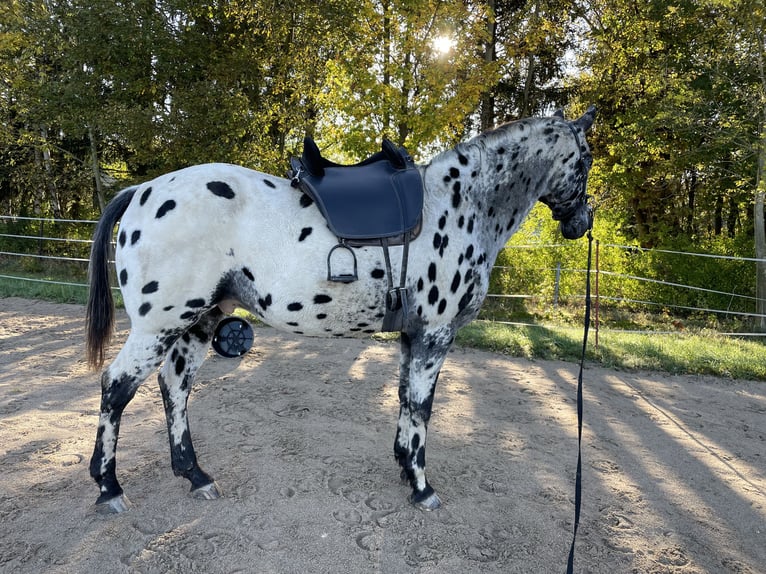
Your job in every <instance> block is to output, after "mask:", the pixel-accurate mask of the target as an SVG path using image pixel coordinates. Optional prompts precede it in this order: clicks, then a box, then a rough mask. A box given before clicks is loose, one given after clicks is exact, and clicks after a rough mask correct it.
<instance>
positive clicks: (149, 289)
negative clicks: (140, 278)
mask: <svg viewBox="0 0 766 574" xmlns="http://www.w3.org/2000/svg"><path fill="white" fill-rule="evenodd" d="M159 288H160V285H159V283H157V282H156V281H149V283H147V284H146V285H144V286H143V287H142V288H141V293H143V294H144V295H148V294H149V293H156V292H157V289H159Z"/></svg>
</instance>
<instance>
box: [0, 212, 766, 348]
mask: <svg viewBox="0 0 766 574" xmlns="http://www.w3.org/2000/svg"><path fill="white" fill-rule="evenodd" d="M95 223H97V222H96V221H93V220H75V219H48V218H35V217H16V216H8V215H0V262H3V261H8V262H16V264H15V265H3V267H2V268H0V279H4V280H8V281H20V282H31V283H42V284H52V285H61V286H66V287H74V288H83V289H86V288H87V284H86V282H85V277H86V271H87V263H88V252H89V250H90V244H91V240H90V239H88V238H87V237H90V235H91V234H92V233H91V232H92V226H93V225H95ZM14 225H15V226H16V227H19V228H21V229H22V232H13V231H14ZM32 227H35V231H34V233H31V231H30V228H32ZM67 228H68V230H69V231H67ZM73 230H74V231H73ZM83 234H84V235H85V237H83V236H82V235H83ZM48 244H54V245H55V248H52V249H51V248H48ZM582 244H584V242H580V245H582ZM563 247H564V246H563V245H542V244H540V245H516V246H508V247H506V248H505V249H504V252H505V254H501V257H499V258H498V264H496V266H495V267H494V268H493V281H492V283H491V286H490V293H489V294H488V295H487V299H488V300H489V301H490V304H491V302H493V301H495V302H502V301H515V300H518V301H525V300H536V301H538V302H540V300H541V299H544V300H545V301H546V302H547V303H548V304H549V305H550V307H551V308H553V309H554V310H555V309H557V308H558V306H559V304H560V303H561V302H562V301H564V300H567V301H578V300H579V301H582V300H583V299H584V297H585V295H584V289H585V273H586V269H585V268H584V265H583V266H582V267H565V266H563V265H562V263H561V262H560V260H559V261H556V262H555V263H554V264H552V265H551V266H550V267H545V268H539V267H538V268H532V267H530V266H525V265H524V261H523V259H524V258H523V257H520V256H519V253H521V252H523V251H524V250H548V252H549V253H550V254H551V257H552V258H556V257H558V256H559V255H556V253H555V252H556V251H557V250H558V249H560V248H563ZM605 250H606V251H612V252H617V253H619V254H621V256H622V257H628V258H630V257H637V256H638V255H641V256H645V255H647V254H649V255H651V257H653V258H656V257H658V256H661V255H664V254H671V255H673V256H676V257H683V258H686V259H688V260H689V261H691V263H688V264H687V265H692V266H697V265H699V264H698V263H696V262H695V261H696V260H701V259H702V260H705V261H708V262H709V261H713V262H715V263H716V265H717V266H720V265H722V262H726V263H727V264H736V265H740V266H741V265H743V264H750V265H753V266H754V264H755V262H756V261H758V260H757V259H754V258H746V257H730V256H725V255H715V254H709V253H689V252H682V251H670V250H661V249H654V250H642V249H639V248H637V247H635V246H628V245H618V244H611V243H603V244H602V243H600V242H599V241H598V240H596V241H595V242H594V268H593V274H592V285H593V289H592V293H593V303H594V314H593V322H594V324H593V326H594V328H595V330H596V336H598V331H599V329H601V328H604V327H605V325H604V324H603V323H602V319H601V318H600V314H599V310H600V308H601V307H603V306H607V307H608V306H624V307H626V308H629V309H631V310H633V311H636V310H639V311H641V310H643V311H646V312H648V313H655V314H656V313H657V311H658V310H661V311H662V312H663V313H665V314H672V313H676V314H678V316H679V318H685V317H688V316H689V314H693V313H696V314H707V315H713V316H718V317H723V318H732V317H735V318H740V319H742V320H753V319H761V318H762V317H763V316H762V315H759V314H758V313H756V311H755V308H756V301H757V300H756V297H754V296H753V295H752V294H749V293H746V292H742V293H737V292H735V290H734V289H730V290H726V291H724V290H718V289H710V288H707V287H700V286H694V285H688V284H685V283H682V282H679V281H673V280H670V279H668V277H663V276H658V275H655V276H654V277H649V276H641V275H636V274H629V273H623V272H620V271H614V270H612V269H609V268H608V267H609V259H610V258H609V257H607V258H606V264H605V260H604V257H603V254H604V252H605ZM54 252H55V253H54ZM509 253H512V255H511V256H509V255H508V254H509ZM580 255H581V256H582V255H583V254H582V253H580ZM561 258H564V257H563V256H562V257H561ZM538 259H539V257H538ZM611 259H614V256H612V257H611ZM514 260H516V261H518V260H521V262H520V263H518V264H516V263H514V264H508V262H509V261H514ZM24 261H37V262H39V261H46V262H50V263H52V264H58V265H64V266H68V269H69V272H70V273H71V276H74V277H79V278H80V280H79V281H63V280H59V279H43V278H40V277H39V276H31V277H30V276H25V275H28V274H25V273H22V272H21V271H17V272H15V273H12V272H6V271H5V268H6V267H11V268H13V269H23V262H24ZM660 267H661V266H660ZM716 269H717V268H716ZM503 274H506V275H510V276H513V277H515V278H516V279H517V284H516V285H514V286H513V287H514V288H513V289H512V290H513V293H511V292H509V290H510V289H508V282H507V281H506V282H503V281H502V280H498V279H497V278H496V277H501V276H503ZM739 275H741V273H740V274H739ZM748 275H749V274H748ZM752 275H753V276H754V273H753V274H752ZM525 276H526V277H528V279H527V280H526V282H524V281H521V282H520V283H519V282H518V279H519V278H520V277H525ZM631 285H633V287H630V286H631ZM640 285H648V286H651V292H652V294H653V295H652V296H653V297H657V293H659V294H660V295H664V298H663V299H662V300H654V299H653V298H648V297H639V296H633V294H635V293H638V294H640V293H646V292H648V290H647V289H643V290H642V289H641V288H640V287H637V286H640ZM525 287H526V291H527V292H524V291H525ZM739 288H740V289H741V290H742V291H746V290H747V286H744V287H743V286H742V285H740V286H739ZM113 289H115V290H116V289H117V288H116V287H113ZM578 289H579V291H578ZM751 290H752V288H751ZM682 293H687V295H681V294H682ZM689 293H691V294H693V296H692V299H694V297H697V298H699V297H700V296H704V297H710V296H714V297H716V298H717V299H716V301H718V302H720V301H722V300H725V299H728V301H729V302H728V304H727V305H726V308H720V307H722V305H720V304H719V305H712V306H711V305H699V304H689V303H688V301H689V300H690V296H689V295H688V294H689ZM496 322H498V323H505V324H510V325H525V326H539V325H538V324H535V323H529V322H521V321H505V320H496ZM666 323H667V322H666ZM669 324H673V325H675V326H676V328H675V329H673V330H670V331H657V330H654V331H641V330H636V329H619V328H617V327H615V326H606V328H608V329H610V330H622V331H628V332H652V333H655V334H656V333H659V332H674V331H680V330H681V329H682V327H681V325H680V321H679V322H673V321H670V322H669ZM720 334H722V335H732V336H735V335H736V336H740V337H741V336H750V337H761V336H766V333H756V332H732V331H723V332H720Z"/></svg>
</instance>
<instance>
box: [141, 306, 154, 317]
mask: <svg viewBox="0 0 766 574" xmlns="http://www.w3.org/2000/svg"><path fill="white" fill-rule="evenodd" d="M151 310H152V304H151V303H142V304H141V306H140V307H139V308H138V314H139V315H141V316H142V317H145V316H146V314H147V313H148V312H149V311H151Z"/></svg>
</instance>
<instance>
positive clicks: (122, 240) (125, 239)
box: [118, 231, 128, 247]
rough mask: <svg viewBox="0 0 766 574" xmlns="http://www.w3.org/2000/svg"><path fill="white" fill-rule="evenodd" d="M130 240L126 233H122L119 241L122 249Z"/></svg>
mask: <svg viewBox="0 0 766 574" xmlns="http://www.w3.org/2000/svg"><path fill="white" fill-rule="evenodd" d="M127 240H128V236H127V234H126V233H125V231H120V237H119V238H118V241H119V242H120V247H125V242H126V241H127Z"/></svg>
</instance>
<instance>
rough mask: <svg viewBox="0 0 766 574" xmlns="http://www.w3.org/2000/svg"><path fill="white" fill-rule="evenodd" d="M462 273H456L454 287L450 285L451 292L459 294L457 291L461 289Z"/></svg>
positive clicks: (453, 281) (453, 279) (453, 280)
mask: <svg viewBox="0 0 766 574" xmlns="http://www.w3.org/2000/svg"><path fill="white" fill-rule="evenodd" d="M460 280H461V277H460V271H455V276H454V277H453V278H452V285H450V290H451V291H452V292H453V293H457V290H458V289H459V288H460Z"/></svg>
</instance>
